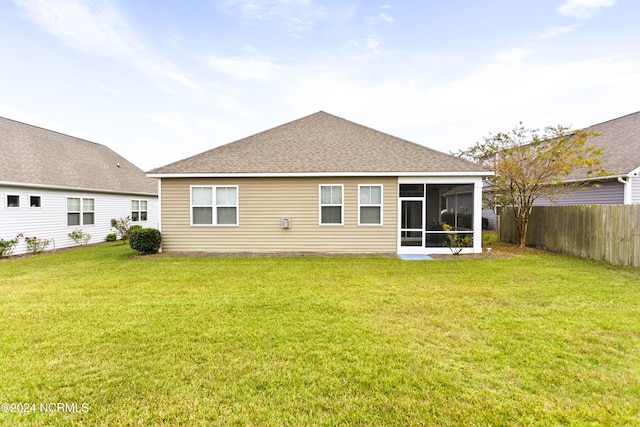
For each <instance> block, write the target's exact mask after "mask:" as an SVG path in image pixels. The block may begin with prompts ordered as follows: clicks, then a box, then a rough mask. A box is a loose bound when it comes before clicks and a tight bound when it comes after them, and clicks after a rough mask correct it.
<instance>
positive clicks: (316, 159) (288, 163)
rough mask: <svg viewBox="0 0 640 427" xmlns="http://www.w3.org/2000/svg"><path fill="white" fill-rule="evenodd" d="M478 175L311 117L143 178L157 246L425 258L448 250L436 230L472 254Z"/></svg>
mask: <svg viewBox="0 0 640 427" xmlns="http://www.w3.org/2000/svg"><path fill="white" fill-rule="evenodd" d="M490 174H491V172H489V171H487V170H485V169H483V168H481V167H480V166H478V165H476V164H473V163H470V162H467V161H465V160H463V159H460V158H457V157H454V156H451V155H448V154H444V153H441V152H438V151H435V150H432V149H429V148H427V147H425V146H422V145H419V144H416V143H413V142H409V141H406V140H404V139H400V138H397V137H394V136H391V135H388V134H386V133H383V132H379V131H376V130H374V129H371V128H369V127H366V126H362V125H359V124H356V123H353V122H351V121H348V120H345V119H342V118H340V117H336V116H334V115H331V114H328V113H325V112H318V113H315V114H311V115H309V116H306V117H303V118H301V119H298V120H294V121H292V122H289V123H286V124H283V125H281V126H277V127H275V128H272V129H269V130H266V131H264V132H261V133H258V134H256V135H253V136H249V137H247V138H244V139H240V140H238V141H235V142H232V143H229V144H226V145H222V146H220V147H217V148H214V149H212V150H209V151H206V152H204V153H201V154H198V155H196V156H193V157H189V158H186V159H183V160H180V161H177V162H175V163H171V164H169V165H166V166H163V167H160V168H157V169H154V170H152V171H150V172H149V173H148V176H149V177H153V178H158V179H159V180H160V186H159V188H160V190H159V192H160V226H161V231H162V239H163V244H162V247H163V251H166V252H175V251H203V252H258V253H269V252H310V253H397V254H428V253H439V252H442V253H449V249H448V248H447V247H446V245H445V242H446V241H447V240H448V239H447V236H454V237H455V236H457V237H460V238H463V237H466V236H470V237H472V238H473V243H472V244H471V246H470V247H468V248H466V249H465V250H464V251H465V252H481V251H482V247H481V243H482V241H481V240H482V239H481V215H480V212H481V209H482V197H481V196H482V179H483V177H486V176H488V175H490ZM470 194H472V195H473V196H472V197H471V198H469V197H468V195H470ZM456 195H460V197H461V198H464V199H465V203H464V204H463V205H462V206H463V208H464V212H462V211H460V210H459V207H458V205H457V204H456V203H455V197H456ZM467 199H468V200H467ZM445 215H446V217H447V221H448V224H449V225H450V226H451V229H450V230H449V231H447V229H448V228H449V227H443V225H445V222H446V221H445ZM463 217H464V219H463Z"/></svg>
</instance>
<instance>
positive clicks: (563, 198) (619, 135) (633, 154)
mask: <svg viewBox="0 0 640 427" xmlns="http://www.w3.org/2000/svg"><path fill="white" fill-rule="evenodd" d="M586 129H588V130H594V131H596V132H598V133H600V134H601V136H598V137H594V138H591V139H590V140H589V143H593V144H594V145H596V146H597V147H599V148H602V149H603V153H602V155H601V156H600V160H601V161H602V167H603V169H604V171H606V172H607V175H606V176H596V177H588V176H587V172H586V171H580V172H576V173H573V174H572V175H570V176H569V177H568V178H567V180H566V182H567V183H572V184H576V183H577V184H579V185H578V186H575V187H572V188H569V189H568V190H567V191H566V192H564V193H562V194H560V195H556V196H555V197H554V198H553V200H550V199H548V198H546V197H540V198H539V199H537V200H536V201H535V203H534V205H536V206H569V205H612V204H625V205H631V204H640V112H636V113H633V114H628V115H626V116H622V117H619V118H617V119H613V120H609V121H606V122H603V123H600V124H596V125H593V126H590V127H588V128H586ZM482 214H483V216H484V217H485V218H487V219H488V221H489V224H490V228H494V227H495V226H496V221H497V218H496V216H495V214H494V212H493V210H491V209H484V210H483V212H482Z"/></svg>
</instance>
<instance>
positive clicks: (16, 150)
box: [0, 118, 158, 254]
mask: <svg viewBox="0 0 640 427" xmlns="http://www.w3.org/2000/svg"><path fill="white" fill-rule="evenodd" d="M0 153H1V155H2V159H3V161H2V164H1V165H0V239H4V240H9V239H12V238H14V237H15V236H16V235H18V234H19V233H23V234H24V235H25V237H27V236H28V237H37V238H39V239H47V240H49V241H50V242H51V243H50V245H49V247H48V248H47V249H54V248H64V247H69V246H74V245H76V242H75V241H74V240H73V239H71V238H70V237H69V233H71V232H72V231H75V230H82V231H83V232H85V233H88V234H90V235H91V240H90V243H96V242H101V241H104V240H106V236H107V234H108V233H110V232H111V231H113V230H111V219H112V218H124V217H126V216H130V217H131V218H132V219H133V222H132V224H140V225H142V226H145V227H157V226H158V214H157V212H158V184H157V180H155V179H152V178H148V177H147V176H146V175H145V172H144V171H142V170H141V169H139V168H137V167H136V166H134V165H133V164H132V163H130V162H129V161H127V160H126V159H125V158H123V157H122V156H120V155H118V154H117V153H115V152H113V151H112V150H110V149H109V148H108V147H106V146H104V145H100V144H96V143H93V142H89V141H86V140H83V139H79V138H74V137H71V136H67V135H64V134H61V133H57V132H54V131H50V130H47V129H43V128H40V127H36V126H31V125H28V124H25V123H21V122H17V121H14V120H10V119H6V118H0ZM26 250H27V245H26V243H25V242H24V241H22V242H21V243H20V244H19V245H18V246H17V247H16V249H15V251H14V254H20V253H24V252H26Z"/></svg>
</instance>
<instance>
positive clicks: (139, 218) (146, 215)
mask: <svg viewBox="0 0 640 427" xmlns="http://www.w3.org/2000/svg"><path fill="white" fill-rule="evenodd" d="M143 202H144V204H145V208H146V209H142V203H143ZM134 203H138V209H134V206H133V204H134ZM143 212H144V219H143V218H142V213H143ZM134 214H138V216H137V219H135V218H136V216H135V215H134ZM148 220H149V202H148V201H147V200H146V199H131V222H145V221H148Z"/></svg>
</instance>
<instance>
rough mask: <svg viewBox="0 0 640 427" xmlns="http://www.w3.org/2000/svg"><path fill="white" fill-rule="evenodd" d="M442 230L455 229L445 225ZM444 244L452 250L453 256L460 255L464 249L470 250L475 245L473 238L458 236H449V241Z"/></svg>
mask: <svg viewBox="0 0 640 427" xmlns="http://www.w3.org/2000/svg"><path fill="white" fill-rule="evenodd" d="M442 229H443V230H444V231H451V230H452V229H453V227H451V226H450V225H449V224H444V225H443V226H442ZM444 244H445V245H446V246H447V247H448V248H449V249H450V250H451V253H452V254H454V255H460V252H462V249H464V248H468V247H470V246H471V245H472V244H473V239H472V238H471V236H464V237H460V235H458V234H447V240H445V242H444Z"/></svg>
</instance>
